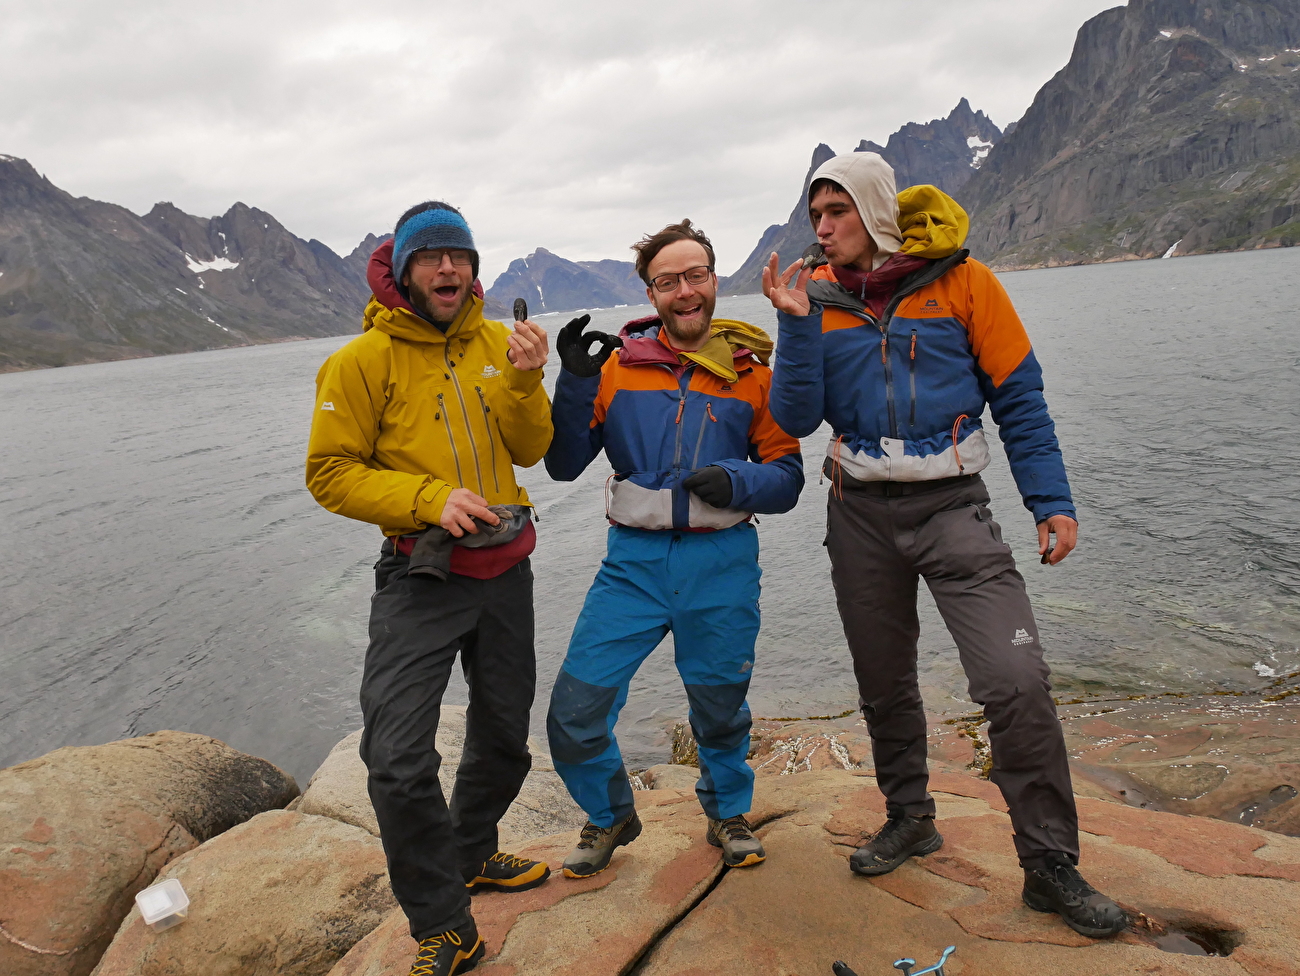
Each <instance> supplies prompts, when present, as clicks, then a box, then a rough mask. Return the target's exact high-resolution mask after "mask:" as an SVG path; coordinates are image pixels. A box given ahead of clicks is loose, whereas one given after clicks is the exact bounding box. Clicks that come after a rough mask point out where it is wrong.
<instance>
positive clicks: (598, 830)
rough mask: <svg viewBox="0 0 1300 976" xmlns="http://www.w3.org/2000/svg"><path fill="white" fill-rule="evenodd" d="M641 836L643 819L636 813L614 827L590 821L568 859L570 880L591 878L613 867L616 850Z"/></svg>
mask: <svg viewBox="0 0 1300 976" xmlns="http://www.w3.org/2000/svg"><path fill="white" fill-rule="evenodd" d="M640 836H641V819H640V818H639V817H638V816H637V815H636V811H635V810H634V811H632V813H630V814H628V816H627V817H626V818H625V819H623V820H621V821H620V822H619V823H616V824H614V826H612V827H597V826H596V825H595V824H594V823H592V822H591V821H590V820H588V821H587V826H585V827H583V828H582V835H581V837H579V839H578V846H577V847H575V848H574V849H573V852H572V853H571V854H570V855H569V856H568V857H566V858H565V859H564V876H565V877H566V878H590V877H591V876H592V875H593V874H600V872H601V871H604V870H605V869H606V868H607V867H609V859H610V857H612V856H613V854H614V848H616V847H622V846H623V845H624V844H630V843H632V841H634V840H636V839H637V838H638V837H640Z"/></svg>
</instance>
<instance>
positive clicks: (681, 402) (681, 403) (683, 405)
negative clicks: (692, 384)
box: [673, 393, 686, 424]
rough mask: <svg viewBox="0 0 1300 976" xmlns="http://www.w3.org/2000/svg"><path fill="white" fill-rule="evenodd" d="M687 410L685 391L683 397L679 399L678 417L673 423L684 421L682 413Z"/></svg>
mask: <svg viewBox="0 0 1300 976" xmlns="http://www.w3.org/2000/svg"><path fill="white" fill-rule="evenodd" d="M685 410H686V394H685V393H683V394H682V398H681V399H680V400H678V401H677V419H676V420H674V421H673V423H675V424H680V423H681V422H682V413H683V412H684V411H685Z"/></svg>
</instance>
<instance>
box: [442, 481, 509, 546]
mask: <svg viewBox="0 0 1300 976" xmlns="http://www.w3.org/2000/svg"><path fill="white" fill-rule="evenodd" d="M475 518H481V519H482V520H483V521H484V522H486V523H487V524H488V525H496V524H497V523H498V522H500V521H501V520H500V519H499V518H497V514H496V512H494V511H492V509H490V508H488V503H487V499H486V498H480V497H479V496H478V495H476V494H474V493H473V492H472V491H470V490H469V489H468V488H453V489H452V490H451V494H450V495H448V496H447V501H446V502H445V503H444V504H443V506H442V518H440V519H438V524H439V525H441V526H442V527H443V528H444V529H446V530H447V531H448V532H450V533H451V534H452V535H453V536H455V537H456V538H457V539H459V538H460V537H461V536H463V535H464V534H465V533H466V532H471V533H474V534H477V533H478V526H477V525H475V524H474V519H475Z"/></svg>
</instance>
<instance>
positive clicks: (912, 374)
mask: <svg viewBox="0 0 1300 976" xmlns="http://www.w3.org/2000/svg"><path fill="white" fill-rule="evenodd" d="M907 377H908V381H909V382H910V383H911V386H912V412H911V414H910V416H909V419H908V421H907V422H908V425H909V426H912V427H915V426H916V330H915V329H913V330H912V353H911V356H910V357H909V359H908V361H907Z"/></svg>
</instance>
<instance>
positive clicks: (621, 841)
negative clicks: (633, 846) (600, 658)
mask: <svg viewBox="0 0 1300 976" xmlns="http://www.w3.org/2000/svg"><path fill="white" fill-rule="evenodd" d="M629 831H630V832H629ZM640 836H641V820H640V818H638V819H637V821H636V826H635V827H624V828H623V829H622V830H621V831H619V834H618V838H617V839H616V840H615V841H614V843H613V844H611V845H610V848H609V857H607V858H606V859H605V863H604V864H602V865H601V866H600V867H598V868H596V870H594V871H588V872H587V873H586V874H579V873H578V872H577V871H575V870H573V868H571V867H568V866H567V865H566V866H565V868H564V876H565V877H566V878H594V877H595V876H596V875H598V874H600V872H601V871H604V870H605V869H606V868H607V867H609V862H610V860H611V859H612V858H613V857H614V852H615V851H616V850H618V849H619V848H620V847H623V846H624V845H626V844H630V843H632V841H634V840H636V839H637V838H638V837H640Z"/></svg>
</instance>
